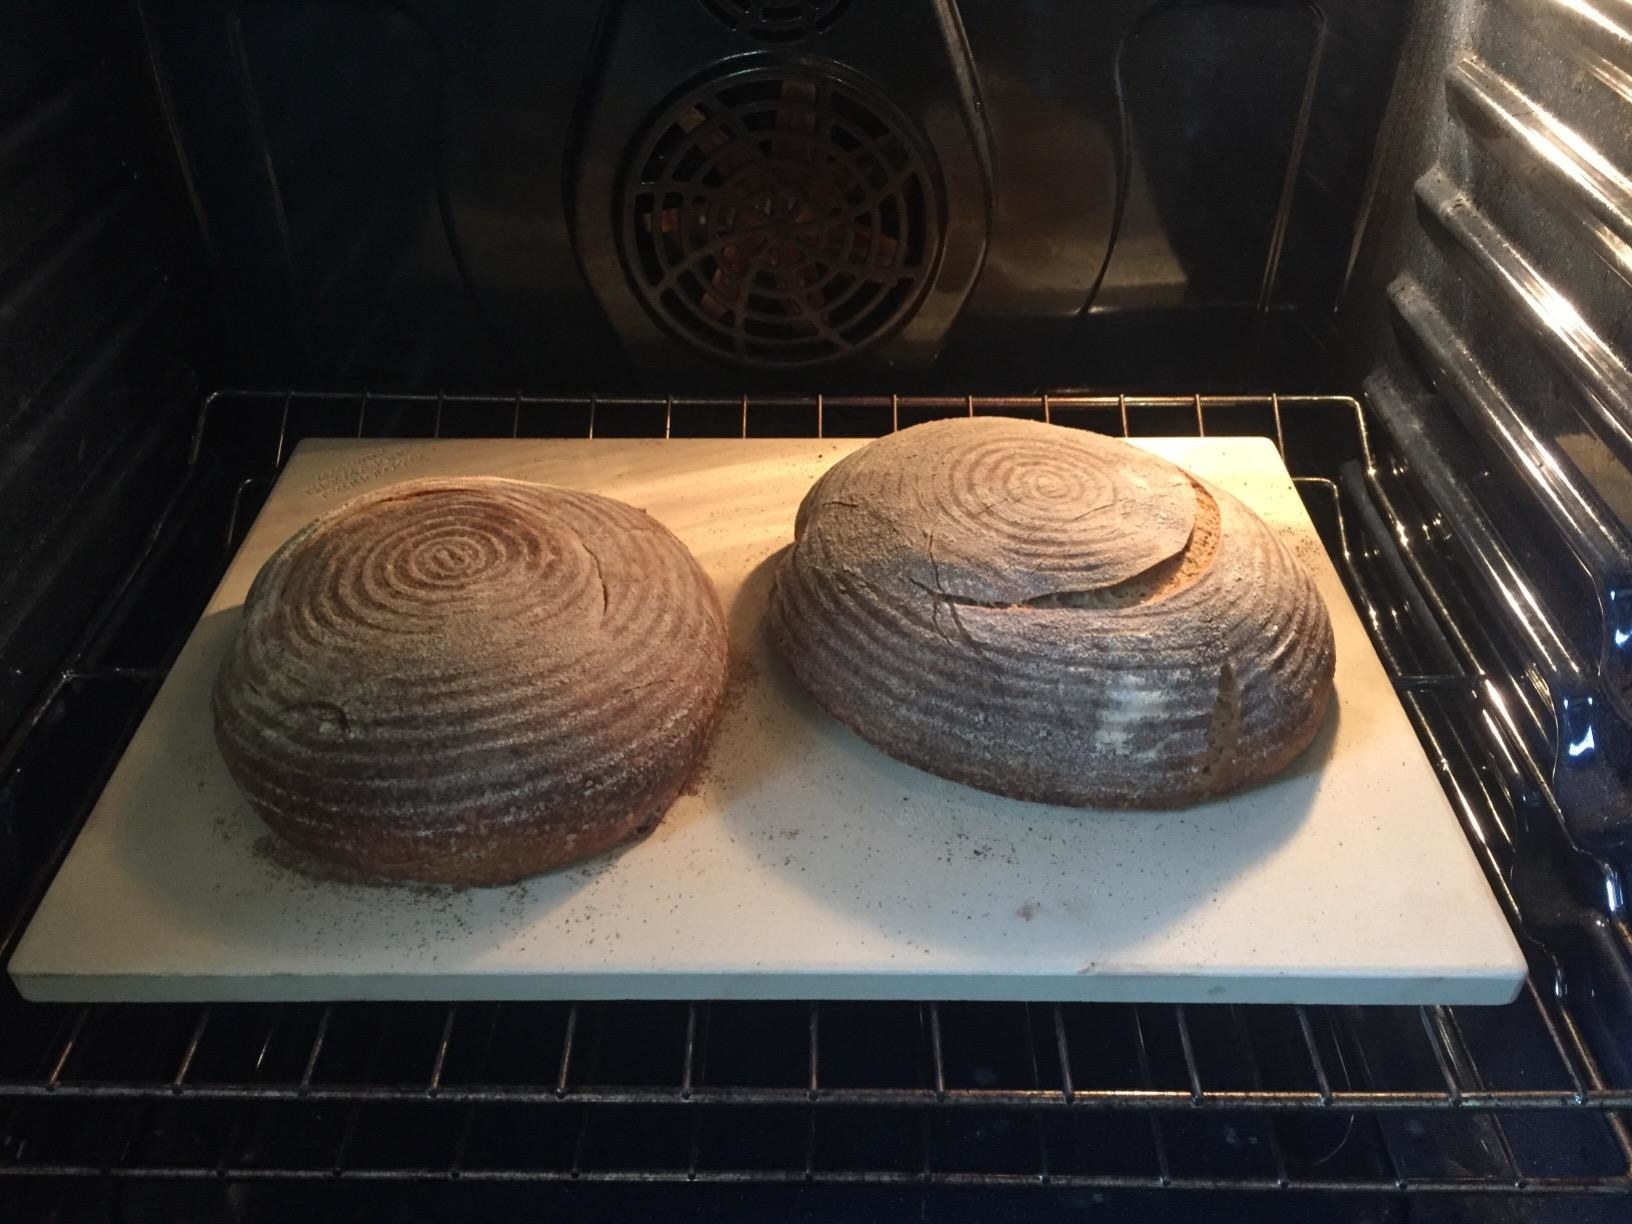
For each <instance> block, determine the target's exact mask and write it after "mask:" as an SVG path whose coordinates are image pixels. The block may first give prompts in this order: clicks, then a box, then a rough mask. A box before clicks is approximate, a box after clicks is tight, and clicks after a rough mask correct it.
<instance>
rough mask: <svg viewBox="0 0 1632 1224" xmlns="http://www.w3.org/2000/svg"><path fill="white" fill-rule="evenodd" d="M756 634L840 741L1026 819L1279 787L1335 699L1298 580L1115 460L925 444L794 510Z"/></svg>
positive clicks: (829, 479) (1255, 529)
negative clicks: (1012, 804) (765, 636)
mask: <svg viewBox="0 0 1632 1224" xmlns="http://www.w3.org/2000/svg"><path fill="white" fill-rule="evenodd" d="M769 628H770V631H771V635H772V637H773V639H774V640H775V641H776V643H777V644H778V646H779V648H780V650H781V652H782V654H783V655H784V656H785V657H786V659H787V660H788V663H789V664H790V665H791V666H792V668H793V671H794V673H795V674H796V675H797V676H798V678H799V680H800V681H801V682H802V683H803V684H804V685H805V687H806V688H808V689H809V690H810V691H811V693H813V694H814V695H815V697H816V699H817V700H818V701H819V702H820V703H821V704H822V705H823V706H824V707H826V709H827V710H828V711H829V712H830V713H832V714H833V715H834V716H835V717H836V718H838V719H839V720H840V721H842V722H844V723H846V724H847V725H849V726H850V727H851V728H853V729H854V730H855V731H856V732H857V733H859V734H860V735H861V736H862V737H863V738H865V739H867V740H869V741H870V742H871V743H873V744H874V745H876V746H877V747H879V748H881V749H882V750H883V751H885V752H887V753H889V754H890V755H891V756H893V757H896V758H898V759H900V760H902V761H906V762H908V763H909V764H912V765H916V766H918V767H919V768H921V769H926V770H928V771H929V772H931V773H936V774H940V775H942V776H943V777H947V778H953V779H955V780H957V781H959V782H965V783H968V784H969V785H971V786H977V787H980V788H981V789H983V790H988V791H994V792H996V793H998V794H1001V795H1009V796H1012V797H1015V798H1020V799H1033V800H1039V801H1042V802H1048V803H1062V804H1072V805H1077V806H1092V807H1168V806H1177V805H1182V804H1187V803H1192V802H1195V801H1197V800H1200V799H1204V798H1207V797H1208V796H1211V795H1217V794H1220V793H1222V792H1225V791H1229V790H1233V789H1237V788H1239V787H1243V786H1247V785H1250V784H1252V783H1254V782H1258V781H1260V780H1262V779H1264V778H1267V777H1269V776H1270V775H1271V774H1274V773H1275V772H1277V771H1278V770H1280V769H1282V768H1283V767H1285V766H1286V765H1287V764H1288V763H1289V762H1290V761H1291V760H1292V758H1293V757H1295V756H1296V755H1297V754H1298V753H1299V752H1300V751H1302V749H1303V748H1304V747H1306V746H1307V745H1308V743H1309V741H1310V740H1311V739H1312V738H1313V736H1314V734H1315V731H1316V730H1317V729H1318V727H1319V725H1320V722H1321V718H1322V716H1323V714H1324V712H1325V709H1326V704H1327V701H1328V700H1329V697H1330V694H1331V689H1332V670H1333V663H1334V652H1333V641H1332V628H1331V622H1330V620H1329V619H1328V617H1327V613H1326V607H1325V604H1324V603H1322V601H1321V598H1320V594H1319V592H1317V591H1316V589H1315V585H1314V582H1313V580H1312V579H1311V578H1310V576H1309V574H1308V572H1307V571H1306V570H1304V568H1303V567H1302V566H1301V565H1300V564H1299V563H1298V562H1297V560H1296V559H1295V558H1294V557H1293V556H1292V554H1291V553H1290V552H1289V551H1288V550H1287V549H1286V547H1285V546H1284V545H1283V544H1282V543H1281V542H1280V541H1279V540H1278V539H1277V538H1276V537H1275V535H1274V533H1273V532H1271V531H1270V530H1269V528H1268V527H1266V526H1265V525H1264V523H1263V522H1262V521H1261V520H1260V519H1259V518H1258V517H1257V516H1256V515H1254V514H1253V513H1252V512H1251V511H1250V510H1248V509H1247V508H1246V507H1245V506H1243V505H1241V503H1240V502H1238V501H1236V500H1235V499H1234V498H1233V497H1230V496H1229V495H1228V494H1226V493H1224V492H1222V491H1220V490H1218V489H1214V488H1212V487H1210V486H1208V485H1206V484H1204V483H1202V482H1201V481H1199V480H1196V479H1195V478H1193V477H1191V476H1190V475H1189V474H1188V473H1186V472H1184V471H1183V470H1182V469H1180V468H1178V467H1175V466H1174V465H1173V464H1171V463H1167V462H1165V461H1163V460H1161V459H1158V458H1156V457H1154V456H1152V455H1150V454H1148V453H1146V452H1144V451H1141V450H1138V449H1136V448H1134V447H1132V446H1129V445H1127V444H1125V443H1123V442H1118V441H1115V440H1113V439H1109V438H1104V437H1100V436H1097V435H1094V434H1090V433H1084V432H1082V431H1080V430H1072V429H1063V428H1059V427H1056V426H1051V425H1042V424H1038V423H1035V422H1030V421H1014V420H1002V419H990V418H988V419H965V420H955V421H938V422H933V423H931V424H928V425H920V426H917V427H915V428H912V429H907V430H904V431H902V432H901V433H898V434H894V435H892V436H890V437H887V438H881V439H880V440H879V441H877V442H872V443H869V444H868V445H867V446H865V447H863V448H862V449H861V450H859V451H856V452H855V453H854V454H852V455H850V456H848V457H847V458H845V459H843V460H841V461H840V462H839V463H837V464H835V465H834V466H833V468H832V469H830V470H829V471H828V472H827V474H826V475H824V476H823V477H822V478H821V479H820V480H819V481H817V483H816V484H815V485H814V486H813V487H812V488H811V490H810V492H809V494H808V495H806V497H805V500H804V502H803V504H802V505H801V506H800V508H799V514H798V519H797V522H796V525H795V545H794V547H793V549H792V550H791V551H790V552H789V553H788V555H787V557H786V558H785V559H784V561H783V562H782V564H781V566H780V568H779V570H778V572H777V576H776V582H775V586H774V588H773V591H772V595H771V605H770V614H769Z"/></svg>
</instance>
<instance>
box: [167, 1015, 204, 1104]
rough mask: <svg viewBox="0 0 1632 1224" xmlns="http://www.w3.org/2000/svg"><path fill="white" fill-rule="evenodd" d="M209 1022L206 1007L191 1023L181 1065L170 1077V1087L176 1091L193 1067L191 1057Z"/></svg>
mask: <svg viewBox="0 0 1632 1224" xmlns="http://www.w3.org/2000/svg"><path fill="white" fill-rule="evenodd" d="M209 1023H210V1009H209V1008H208V1007H206V1008H205V1009H204V1010H203V1011H201V1012H199V1014H198V1022H197V1023H196V1024H194V1025H193V1032H192V1035H191V1036H190V1037H188V1039H187V1048H186V1049H185V1050H184V1051H183V1052H182V1055H181V1065H180V1066H178V1067H177V1068H176V1073H175V1075H173V1076H172V1077H171V1078H170V1087H171V1089H172V1090H173V1091H175V1092H177V1093H179V1092H180V1091H181V1089H182V1086H183V1085H184V1084H186V1082H187V1073H188V1072H189V1071H191V1070H192V1069H193V1059H194V1058H195V1057H196V1056H197V1054H198V1043H199V1042H201V1041H203V1040H204V1030H205V1029H206V1028H207V1027H209Z"/></svg>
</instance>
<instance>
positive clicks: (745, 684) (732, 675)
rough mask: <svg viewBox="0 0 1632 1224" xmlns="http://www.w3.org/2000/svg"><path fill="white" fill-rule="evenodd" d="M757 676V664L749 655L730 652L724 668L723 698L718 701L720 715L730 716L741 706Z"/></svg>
mask: <svg viewBox="0 0 1632 1224" xmlns="http://www.w3.org/2000/svg"><path fill="white" fill-rule="evenodd" d="M758 676H759V664H758V663H756V662H754V660H753V657H752V656H751V655H746V654H741V653H739V652H737V651H732V652H731V655H730V657H729V659H728V660H727V662H726V666H725V696H724V697H723V698H722V699H721V701H720V714H721V716H722V717H723V716H724V715H726V714H730V713H731V712H732V711H733V710H735V709H736V708H737V707H738V706H740V705H741V704H742V699H743V698H744V697H745V696H747V694H748V689H749V688H750V686H752V684H753V682H754V681H755V680H756V679H757V678H758Z"/></svg>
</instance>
